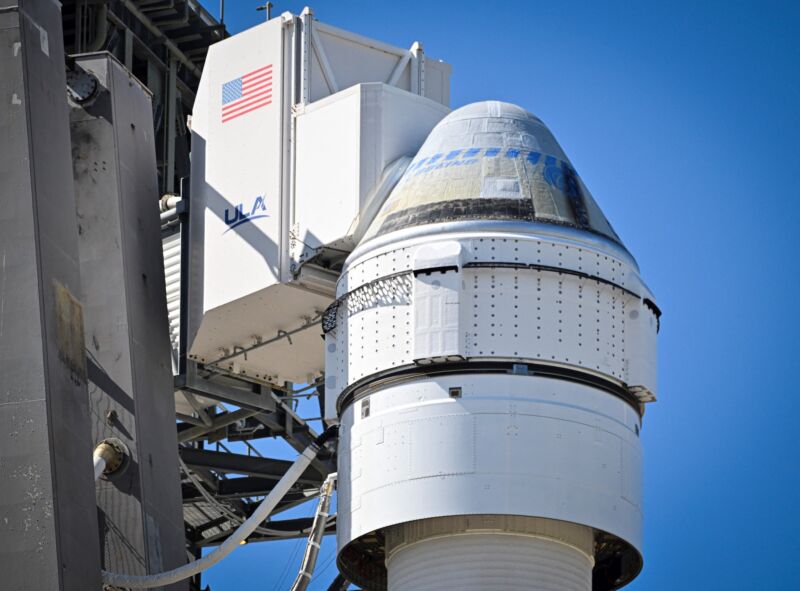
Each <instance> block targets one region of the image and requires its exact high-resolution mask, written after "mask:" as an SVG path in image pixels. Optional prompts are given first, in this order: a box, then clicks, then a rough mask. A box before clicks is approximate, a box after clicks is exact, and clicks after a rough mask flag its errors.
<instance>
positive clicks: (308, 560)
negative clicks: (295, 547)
mask: <svg viewBox="0 0 800 591" xmlns="http://www.w3.org/2000/svg"><path fill="white" fill-rule="evenodd" d="M335 481H336V472H332V473H331V474H328V477H327V478H326V479H325V482H323V483H322V487H321V488H320V489H319V493H320V495H319V503H318V504H317V513H316V515H314V522H313V524H312V525H311V533H310V534H309V535H308V543H307V544H306V553H305V555H303V562H302V563H301V564H300V572H299V573H297V578H295V580H294V583H293V584H292V589H291V591H306V589H307V588H308V584H309V583H310V582H311V575H313V574H314V567H315V566H316V564H317V556H319V545H320V542H321V541H322V536H323V535H324V534H325V527H326V526H327V525H328V509H330V507H331V497H332V496H333V483H334V482H335Z"/></svg>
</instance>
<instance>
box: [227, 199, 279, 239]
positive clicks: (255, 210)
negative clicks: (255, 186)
mask: <svg viewBox="0 0 800 591" xmlns="http://www.w3.org/2000/svg"><path fill="white" fill-rule="evenodd" d="M244 206H245V204H244V203H239V204H238V205H234V206H233V208H232V209H231V208H229V207H227V208H225V225H226V226H228V229H227V230H225V232H223V234H225V233H227V232H228V231H230V230H233V229H234V228H237V227H239V226H241V225H242V224H244V223H246V222H251V221H253V220H257V219H259V218H266V217H269V215H268V214H267V213H266V211H267V204H266V202H265V201H264V196H263V195H259V196H258V197H256V198H255V199H254V200H253V204H252V206H251V207H248V209H247V210H245V208H244Z"/></svg>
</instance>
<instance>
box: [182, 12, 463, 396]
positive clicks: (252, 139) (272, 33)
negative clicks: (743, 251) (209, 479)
mask: <svg viewBox="0 0 800 591" xmlns="http://www.w3.org/2000/svg"><path fill="white" fill-rule="evenodd" d="M295 39H296V40H297V41H298V43H297V44H296V45H295V44H293V43H292V42H291V41H292V40H295ZM409 55H410V54H409V51H407V50H405V49H401V48H397V47H392V46H390V45H387V44H384V43H381V42H379V41H374V40H371V39H367V38H365V37H361V36H359V35H355V34H352V33H348V32H346V31H341V30H339V29H336V28H333V27H328V26H326V25H323V24H321V23H318V22H316V21H314V20H313V18H311V15H310V13H304V15H303V16H302V17H301V18H295V17H292V15H290V14H288V13H287V14H285V15H283V16H282V17H281V18H276V19H272V20H271V21H269V22H267V23H265V24H262V25H259V26H257V27H254V28H252V29H249V30H247V31H245V32H243V33H240V34H238V35H236V36H234V37H231V38H229V39H226V40H224V41H222V42H220V43H218V44H215V45H214V46H213V47H212V48H211V49H210V51H209V55H208V58H207V61H206V66H205V68H204V75H203V78H202V80H201V83H200V88H199V90H198V95H197V100H196V103H195V108H194V115H193V121H192V130H193V146H192V147H193V151H192V203H191V205H192V207H191V209H190V216H191V232H192V236H191V247H192V252H191V254H190V257H191V261H192V263H191V266H190V269H189V270H188V271H189V275H190V281H189V283H190V285H189V286H186V288H187V290H188V291H189V292H190V306H189V308H190V309H189V327H188V329H189V336H190V341H191V347H190V354H191V355H192V357H193V358H195V359H198V360H202V359H206V360H207V361H206V362H213V360H215V359H216V360H219V359H220V358H224V357H227V356H228V355H230V352H233V351H234V350H241V349H249V348H250V347H251V346H252V345H253V344H254V343H258V342H259V339H269V338H274V331H275V330H280V331H291V330H294V329H296V328H297V327H298V326H301V325H302V324H303V323H305V322H307V320H308V319H309V318H314V317H315V316H316V315H317V314H318V313H319V312H320V310H321V309H324V308H325V307H326V306H327V304H328V303H330V298H329V297H328V296H327V295H326V292H327V288H324V286H323V288H320V287H319V286H318V285H316V284H315V285H313V286H312V285H309V284H308V282H307V281H304V280H303V279H302V277H301V278H299V279H297V278H295V277H294V274H295V272H296V270H297V268H296V266H295V265H294V264H292V261H291V260H290V248H291V246H292V245H294V246H295V247H297V250H296V252H303V251H304V250H309V249H310V250H312V251H313V249H315V248H317V247H320V246H329V247H331V248H338V249H344V250H345V251H346V250H347V249H349V248H351V247H352V246H353V244H352V242H350V243H348V240H349V239H350V238H349V237H350V235H351V234H352V232H353V231H354V230H355V229H356V228H357V222H358V216H359V213H360V212H361V213H362V214H363V211H362V206H363V205H364V202H365V200H366V199H367V198H368V197H369V196H370V195H371V193H370V192H371V191H372V190H373V189H374V187H375V186H376V185H377V184H378V182H379V181H380V180H381V175H382V173H383V172H384V168H385V167H386V166H387V164H389V163H390V162H392V161H393V160H395V159H396V158H397V157H398V156H402V155H405V154H411V153H413V152H415V151H416V149H417V148H418V147H419V145H420V144H421V143H422V141H423V140H424V137H425V136H426V135H427V133H428V131H429V130H430V129H431V128H432V127H433V126H434V125H435V124H436V122H438V121H439V120H440V119H441V118H442V117H443V116H444V115H445V114H446V113H447V112H448V109H447V107H446V101H447V100H449V72H450V70H449V66H447V65H446V64H439V66H437V67H438V68H439V70H440V79H441V84H440V85H439V86H438V87H436V89H435V93H434V94H431V92H427V93H425V96H427V97H432V98H433V100H429V99H428V98H424V97H423V96H417V95H411V94H410V93H408V92H404V91H402V90H399V89H398V88H394V87H386V86H385V85H383V84H374V85H367V86H366V87H365V88H363V89H359V88H352V87H353V86H354V85H357V84H360V83H373V82H374V83H383V82H387V81H390V80H391V81H392V84H395V85H399V86H403V84H405V82H404V81H406V80H408V81H409V82H408V88H409V89H410V87H411V82H410V78H409V76H407V75H406V74H405V70H408V71H410V69H411V63H412V61H413V60H411V59H410V58H409V57H408V56H409ZM404 60H405V61H404ZM401 63H402V64H403V67H402V68H399V66H400V65H401ZM267 67H270V68H271V70H270V72H271V77H270V78H271V79H270V80H269V85H270V87H271V102H270V103H269V104H263V105H262V104H260V103H257V102H252V103H250V104H247V105H245V106H244V107H243V108H242V109H240V111H238V112H237V114H239V115H240V116H238V117H235V118H229V119H226V120H225V121H223V117H222V108H223V101H224V99H223V94H222V92H223V87H224V86H225V85H226V84H228V83H229V82H231V81H236V80H238V79H239V78H242V77H244V76H248V75H250V74H251V73H252V72H256V71H261V70H260V69H262V68H267ZM395 73H396V74H397V75H396V76H394V74H395ZM264 83H265V84H266V83H267V80H266V79H264ZM295 83H296V84H297V87H298V88H299V89H300V95H299V96H298V97H294V96H292V95H293V92H292V89H293V88H294V86H293V85H294V84H295ZM348 89H350V90H348ZM342 90H344V92H338V94H337V96H335V97H331V98H330V99H327V102H326V100H320V99H325V97H329V96H330V95H331V94H336V93H337V91H342ZM350 99H352V101H353V102H352V103H351V102H348V100H350ZM294 100H297V101H298V103H299V104H298V105H295V104H293V101H294ZM315 101H319V104H318V105H317V104H314V102H315ZM442 101H445V104H443V103H442ZM262 102H263V101H262ZM252 106H258V107H259V108H256V109H253V110H250V107H252ZM295 158H296V159H297V162H295V161H294V159H295ZM295 181H297V183H296V184H295ZM295 197H296V198H297V199H296V201H295ZM295 214H299V215H295ZM362 231H363V229H362ZM298 260H299V259H298ZM295 282H296V283H298V284H300V285H301V286H305V287H307V288H309V289H307V290H306V291H302V292H299V291H297V290H295V291H294V292H285V291H284V290H281V289H277V287H278V286H279V285H280V284H294V283H295ZM273 288H275V289H273ZM285 293H296V294H299V295H298V296H297V297H296V298H294V299H293V301H292V302H291V303H290V304H289V305H288V306H286V307H283V308H278V307H277V306H270V305H267V304H269V303H270V302H269V301H268V300H270V299H271V298H273V296H275V297H276V299H275V301H274V302H272V303H276V302H280V301H282V300H281V297H282V294H285ZM276 294H277V295H276ZM173 307H175V305H173ZM256 311H258V312H256ZM267 312H269V314H274V316H268V315H267ZM306 332H308V331H303V334H302V335H300V336H297V337H293V339H292V340H293V344H292V345H287V343H288V342H289V340H288V339H285V340H281V341H280V342H279V343H277V344H275V345H272V344H270V345H268V346H266V347H264V348H262V349H258V352H253V353H252V354H250V353H249V352H248V354H247V356H246V357H247V358H246V359H245V355H244V354H242V355H241V356H237V357H236V358H235V359H234V360H233V361H229V360H227V359H226V360H225V361H224V363H223V366H224V367H226V368H228V369H229V370H231V371H236V372H237V373H241V374H242V375H247V376H253V377H257V378H259V379H265V376H267V377H269V378H270V379H272V378H275V379H278V380H279V381H280V380H282V379H294V378H290V376H291V375H293V376H295V377H297V376H299V375H301V374H306V375H307V374H314V373H316V372H317V371H319V370H320V369H321V362H320V360H321V359H322V356H323V347H322V341H321V339H318V338H317V339H316V340H315V339H313V338H310V337H308V338H307V335H306V334H305V333H306ZM308 334H313V331H311V332H309V333H308ZM306 346H307V347H309V349H308V350H306V349H305V348H304V347H306ZM284 349H285V351H284ZM226 351H227V352H228V353H226ZM208 360H210V361H208ZM284 361H285V363H284ZM303 364H305V370H303V369H302V368H301V365H303ZM283 370H285V371H283Z"/></svg>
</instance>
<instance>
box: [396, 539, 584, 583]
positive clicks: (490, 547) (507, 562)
mask: <svg viewBox="0 0 800 591" xmlns="http://www.w3.org/2000/svg"><path fill="white" fill-rule="evenodd" d="M592 566H593V565H592V560H591V558H590V557H589V556H587V555H586V554H585V553H584V552H582V551H580V550H579V549H577V548H575V547H574V546H570V545H567V544H565V543H563V542H559V541H556V540H552V539H547V538H539V537H529V536H522V535H510V534H488V533H481V534H463V535H457V536H451V537H436V538H429V539H427V540H423V541H421V542H416V543H414V544H410V545H408V546H404V547H401V548H399V549H398V550H397V551H396V552H394V553H393V554H392V555H391V556H390V557H389V559H388V560H387V569H388V577H389V590H390V591H412V590H413V591H449V590H453V591H485V590H486V589H491V590H492V591H519V590H520V589H526V590H528V591H591V588H592Z"/></svg>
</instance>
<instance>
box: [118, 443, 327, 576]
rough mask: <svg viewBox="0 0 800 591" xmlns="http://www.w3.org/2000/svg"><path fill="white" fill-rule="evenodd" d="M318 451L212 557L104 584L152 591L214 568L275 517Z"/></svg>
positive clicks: (301, 459) (297, 464) (300, 461)
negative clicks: (264, 523)
mask: <svg viewBox="0 0 800 591" xmlns="http://www.w3.org/2000/svg"><path fill="white" fill-rule="evenodd" d="M318 451H319V450H318V448H317V446H316V445H313V444H312V445H310V446H308V447H307V448H306V449H305V450H304V451H303V453H302V454H300V455H299V456H297V459H296V460H295V461H294V464H292V466H291V467H290V468H289V469H288V470H287V471H286V473H285V474H284V475H283V477H282V478H281V479H280V480H279V481H278V483H277V484H276V485H275V488H273V489H272V490H271V491H270V493H269V494H268V495H267V497H266V498H265V499H264V500H263V501H261V504H260V505H259V506H258V507H257V508H256V510H255V511H254V512H253V514H252V515H251V516H250V517H249V518H248V519H247V520H246V521H245V522H244V523H243V524H242V525H240V526H239V528H238V529H237V530H236V531H235V532H233V533H232V534H231V535H230V536H229V537H228V538H227V539H226V540H225V541H224V542H223V543H222V544H221V545H220V546H219V547H218V548H217V549H216V550H214V551H213V552H212V553H211V554H208V555H207V556H204V557H203V558H200V559H198V560H195V561H194V562H190V563H189V564H185V565H183V566H181V567H178V568H176V569H173V570H171V571H167V572H164V573H158V574H154V575H120V574H115V573H110V572H107V571H103V582H104V583H106V584H109V585H114V586H116V587H128V588H129V589H150V588H152V587H161V586H164V585H170V584H172V583H177V582H178V581H182V580H183V579H188V578H189V577H191V576H193V575H196V574H197V573H199V572H201V571H204V570H206V569H207V568H209V567H211V566H213V565H215V564H216V563H218V562H219V561H220V560H222V559H223V558H225V557H226V556H227V555H228V554H230V553H231V552H233V550H234V549H235V548H237V547H238V546H239V545H240V544H241V542H242V541H243V540H245V539H247V536H249V535H250V534H251V533H253V531H254V530H255V529H256V528H257V527H258V524H260V523H261V522H262V521H264V520H265V519H266V518H267V517H268V516H269V514H270V513H272V511H273V509H275V506H276V505H277V504H278V502H279V501H280V500H281V499H282V498H283V496H284V495H285V494H286V493H287V491H288V490H289V488H291V486H292V485H293V484H294V483H295V482H297V480H298V479H299V478H300V476H301V475H302V474H303V472H304V471H305V469H306V468H307V467H308V466H309V464H311V461H312V460H313V459H314V457H315V456H316V455H317V452H318Z"/></svg>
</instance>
